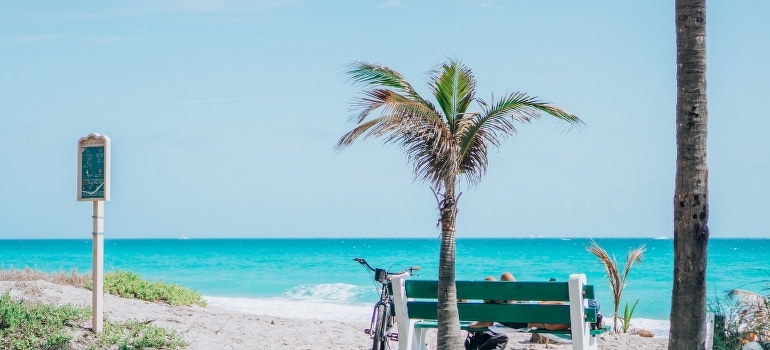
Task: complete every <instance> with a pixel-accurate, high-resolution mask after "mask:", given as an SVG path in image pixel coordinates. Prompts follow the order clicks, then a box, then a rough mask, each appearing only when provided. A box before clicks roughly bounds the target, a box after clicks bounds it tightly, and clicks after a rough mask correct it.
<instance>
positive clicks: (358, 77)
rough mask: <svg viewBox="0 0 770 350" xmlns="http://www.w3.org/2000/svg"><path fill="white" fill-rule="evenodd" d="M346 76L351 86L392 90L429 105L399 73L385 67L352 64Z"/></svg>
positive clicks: (361, 63)
mask: <svg viewBox="0 0 770 350" xmlns="http://www.w3.org/2000/svg"><path fill="white" fill-rule="evenodd" d="M347 74H348V76H349V79H350V81H351V82H352V83H353V84H357V85H363V86H364V87H365V88H371V89H379V88H385V89H386V90H393V91H394V92H395V93H397V94H399V95H404V96H407V97H408V98H409V99H411V100H413V101H417V102H420V103H425V104H429V103H428V101H425V100H424V99H423V98H422V97H421V96H420V95H419V94H418V93H417V92H416V91H415V90H414V88H413V87H412V85H411V84H409V82H408V81H407V80H406V79H404V77H403V76H402V75H401V73H399V72H397V71H395V70H393V69H390V68H388V67H386V66H382V65H379V64H373V63H368V62H353V63H352V64H351V65H350V69H349V70H348V71H347ZM359 121H360V120H359Z"/></svg>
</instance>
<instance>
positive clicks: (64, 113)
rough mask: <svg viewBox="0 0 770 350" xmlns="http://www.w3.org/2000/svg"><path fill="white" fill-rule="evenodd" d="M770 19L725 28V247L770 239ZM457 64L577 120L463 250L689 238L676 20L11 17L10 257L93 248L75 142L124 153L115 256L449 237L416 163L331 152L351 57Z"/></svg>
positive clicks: (195, 2) (420, 83)
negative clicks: (154, 248)
mask: <svg viewBox="0 0 770 350" xmlns="http://www.w3.org/2000/svg"><path fill="white" fill-rule="evenodd" d="M768 17H770V2H768V1H765V0H756V1H749V0H745V1H710V2H709V4H708V10H707V40H706V43H707V44H706V45H707V50H708V51H707V57H708V68H707V69H708V71H707V82H708V115H709V136H708V167H709V203H710V217H709V227H710V230H711V237H713V238H720V237H767V236H768V233H770V229H768V228H767V227H766V226H764V224H765V222H764V220H763V219H762V218H763V217H764V216H765V215H768V214H767V213H768V212H770V200H768V198H770V185H769V184H770V181H769V179H768V176H769V175H770V140H769V139H768V137H767V136H768V135H769V134H770V118H768V115H767V112H766V111H764V109H763V107H762V106H763V103H764V102H766V101H768V100H770V89H768V87H767V82H768V81H770V68H769V66H768V65H767V62H768V61H770V35H769V33H770V28H769V27H770V24H768V22H767V21H766V19H767V18H768ZM449 59H458V60H460V61H461V62H463V63H464V64H466V65H467V66H469V67H470V68H471V69H472V70H473V72H474V74H475V76H476V78H477V93H478V96H479V97H481V98H483V99H485V100H489V99H491V97H492V96H493V95H494V96H501V95H503V94H506V93H511V92H516V91H521V92H525V93H528V94H530V95H533V96H537V97H539V98H540V99H541V100H543V101H546V102H549V103H552V104H554V105H557V106H559V107H561V108H564V109H566V110H567V111H569V112H571V113H574V114H576V115H577V116H578V117H580V118H581V119H582V120H583V121H584V122H585V126H584V127H582V128H579V129H573V130H565V128H564V127H563V125H561V124H560V123H558V122H556V121H554V120H553V119H552V118H549V117H543V118H541V119H540V120H538V121H536V122H535V123H533V124H529V125H521V126H519V127H518V130H519V132H518V134H516V135H515V136H514V137H512V138H510V139H508V140H506V141H505V142H504V143H503V144H501V146H500V147H499V148H492V149H490V155H489V168H488V171H487V173H486V175H485V176H484V178H483V179H482V181H481V183H479V184H478V185H477V186H473V187H469V186H467V185H465V184H463V185H462V186H461V188H460V191H461V192H462V195H461V197H460V200H459V213H458V219H457V220H458V222H457V237H458V238H470V237H511V238H528V237H541V236H542V237H592V238H600V237H620V238H628V237H659V236H664V237H671V236H672V235H673V194H674V177H675V170H676V169H675V166H676V144H675V118H676V115H675V106H676V43H675V23H674V5H673V1H662V0H652V1H614V0H592V1H566V0H565V1H559V0H554V1H519V0H517V1H513V0H509V1H502V0H488V1H464V0H449V1H431V0H421V1H408V0H392V1H388V0H386V1H379V0H370V1H302V0H297V1H292V0H281V1H278V0H248V1H245V0H242V1H240V0H190V1H183V0H126V1H76V2H72V1H70V2H60V1H34V2H30V1H4V2H0V238H90V237H91V234H92V233H91V232H92V218H91V216H92V205H91V203H89V202H78V201H76V184H77V179H76V177H77V141H78V139H79V138H81V137H84V136H87V135H88V134H91V133H99V134H102V135H107V136H108V137H110V139H111V147H112V152H111V161H112V167H111V171H112V176H111V179H110V181H111V182H110V183H111V191H112V193H111V200H110V201H109V202H106V203H105V205H104V207H105V213H104V214H105V219H104V234H105V237H106V238H107V239H110V238H178V237H188V238H204V237H255V238H260V237H360V238H366V237H428V238H435V237H438V236H439V233H440V232H439V229H438V227H437V225H436V224H437V220H438V213H437V203H436V200H435V198H434V195H433V193H432V192H431V191H430V189H429V186H428V185H427V184H425V183H422V182H419V181H415V179H414V176H413V173H412V166H411V165H410V164H409V163H408V162H407V159H406V158H405V156H404V153H403V152H402V150H400V149H399V148H398V147H396V146H393V145H384V144H382V142H381V141H379V140H376V139H372V140H364V141H362V142H357V143H356V144H354V145H352V146H351V147H349V148H346V149H344V150H343V151H341V152H337V151H335V149H334V146H335V144H336V142H337V141H338V139H339V138H340V137H341V136H342V135H343V134H344V133H345V132H347V131H349V130H350V129H352V128H353V127H354V126H355V124H354V123H352V122H351V121H350V120H349V117H350V116H351V115H352V112H351V101H352V100H353V98H354V97H356V96H359V93H360V91H361V89H360V87H359V86H354V85H352V84H351V83H350V81H349V79H348V77H347V76H346V75H345V71H346V69H347V68H348V67H349V65H350V64H351V63H353V62H356V61H365V62H371V63H377V64H382V65H385V66H388V67H391V68H393V69H395V70H397V71H399V72H400V73H401V74H402V75H403V76H404V77H406V79H408V80H409V81H410V82H411V83H412V85H413V86H415V87H416V89H417V90H418V92H419V93H420V94H422V95H423V96H425V97H426V98H431V97H430V93H429V90H428V88H427V80H428V73H429V72H430V71H431V70H432V69H433V68H435V67H436V66H437V65H438V64H440V63H443V62H446V61H447V60H449Z"/></svg>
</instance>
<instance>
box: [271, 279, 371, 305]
mask: <svg viewBox="0 0 770 350" xmlns="http://www.w3.org/2000/svg"><path fill="white" fill-rule="evenodd" d="M360 292H361V287H359V286H355V285H352V284H347V283H324V284H301V285H298V286H296V287H293V288H291V289H289V291H288V292H286V293H284V294H283V295H284V296H285V297H286V298H289V299H291V300H294V301H309V302H331V303H345V302H347V301H349V300H353V299H354V298H355V297H356V295H357V294H358V293H360Z"/></svg>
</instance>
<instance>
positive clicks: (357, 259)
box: [353, 258, 420, 276]
mask: <svg viewBox="0 0 770 350" xmlns="http://www.w3.org/2000/svg"><path fill="white" fill-rule="evenodd" d="M353 260H355V261H356V262H358V263H359V264H361V265H364V266H366V267H367V268H369V270H372V271H375V272H376V271H377V270H383V271H387V270H385V269H375V268H373V267H372V266H371V265H369V263H368V262H366V260H365V259H363V258H353ZM418 270H420V267H419V266H412V267H407V268H405V269H404V270H403V271H401V272H390V271H388V275H389V276H394V275H400V274H403V273H407V272H408V273H409V274H410V275H411V274H412V273H413V272H414V271H418Z"/></svg>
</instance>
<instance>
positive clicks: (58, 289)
mask: <svg viewBox="0 0 770 350" xmlns="http://www.w3.org/2000/svg"><path fill="white" fill-rule="evenodd" d="M6 291H10V294H11V297H13V298H14V299H17V300H22V299H23V300H25V301H28V302H33V303H38V302H40V303H53V304H57V305H63V304H72V305H77V306H90V305H91V294H92V293H91V291H89V290H86V289H82V288H77V287H72V286H66V285H60V284H54V283H50V282H45V281H40V280H37V281H0V293H5V292H6ZM104 313H105V315H106V317H108V318H109V319H111V320H115V321H125V320H129V319H131V320H138V321H146V322H152V323H153V324H155V325H157V326H160V327H163V328H167V329H173V330H175V331H176V332H177V333H179V334H180V335H181V336H182V337H183V338H184V339H185V341H187V342H188V343H189V344H190V345H189V346H188V347H187V348H186V349H189V350H208V349H233V350H241V349H243V350H246V349H249V350H252V349H309V350H315V349H318V350H322V349H324V350H325V349H353V350H358V349H361V350H364V349H369V348H370V347H371V340H370V339H369V336H368V335H366V334H365V333H364V332H363V329H364V328H366V327H367V326H368V324H367V323H363V322H343V321H334V320H322V319H305V318H286V317H280V316H269V315H260V314H251V313H244V312H239V311H235V310H229V309H224V308H221V307H218V306H215V305H210V306H207V307H199V306H184V307H179V306H169V305H166V304H158V303H152V302H146V301H141V300H136V299H125V298H121V297H116V296H113V295H109V294H105V295H104ZM80 327H81V328H82V329H84V330H86V329H89V328H90V319H89V320H86V321H84V322H83V324H81V325H80ZM435 337H436V333H435V331H433V332H429V334H428V338H429V339H428V341H429V342H428V344H435ZM509 337H510V340H509V342H508V347H506V349H510V350H525V349H528V350H531V349H546V344H536V343H530V342H529V337H530V334H528V333H517V334H509ZM667 342H668V341H667V339H665V338H662V337H653V338H644V337H640V336H638V335H632V334H607V335H604V336H603V337H601V338H600V339H599V349H605V350H610V349H612V350H615V349H632V350H643V349H644V350H647V349H653V350H655V349H666V348H667ZM431 348H432V346H431ZM571 348H572V346H571V345H566V344H555V343H551V344H550V349H563V350H566V349H571Z"/></svg>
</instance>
